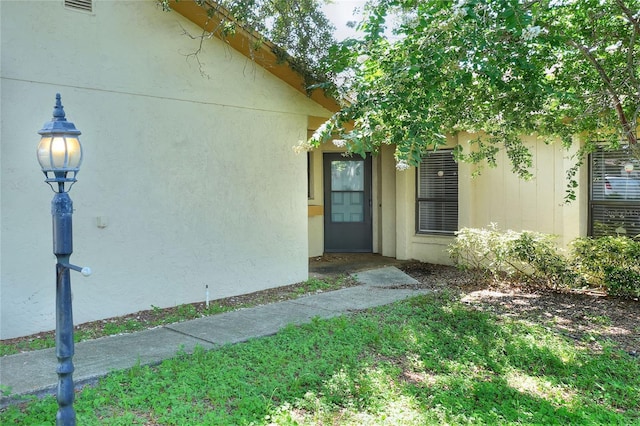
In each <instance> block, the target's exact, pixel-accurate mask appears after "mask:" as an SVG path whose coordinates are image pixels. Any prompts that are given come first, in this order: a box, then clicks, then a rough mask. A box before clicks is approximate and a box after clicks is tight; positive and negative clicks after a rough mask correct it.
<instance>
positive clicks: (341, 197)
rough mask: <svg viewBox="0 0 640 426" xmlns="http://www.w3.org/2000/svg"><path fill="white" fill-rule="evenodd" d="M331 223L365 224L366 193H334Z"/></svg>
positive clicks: (332, 196)
mask: <svg viewBox="0 0 640 426" xmlns="http://www.w3.org/2000/svg"><path fill="white" fill-rule="evenodd" d="M331 221H332V222H363V221H364V193H363V192H332V193H331Z"/></svg>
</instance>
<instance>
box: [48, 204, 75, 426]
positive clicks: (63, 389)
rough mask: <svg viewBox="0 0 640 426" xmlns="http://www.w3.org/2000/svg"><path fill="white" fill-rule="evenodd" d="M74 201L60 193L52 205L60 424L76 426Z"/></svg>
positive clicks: (58, 420) (58, 416)
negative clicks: (72, 261) (71, 262)
mask: <svg viewBox="0 0 640 426" xmlns="http://www.w3.org/2000/svg"><path fill="white" fill-rule="evenodd" d="M72 214H73V202H72V201H71V198H70V197H69V194H68V193H66V192H60V193H56V194H55V196H54V197H53V201H52V202H51V215H52V217H53V254H55V255H56V259H57V264H56V277H57V279H56V356H57V358H58V368H57V370H56V372H57V373H58V414H57V415H56V425H58V426H75V424H76V412H75V411H74V409H73V400H74V385H73V370H74V368H73V354H74V346H73V309H72V305H71V277H70V275H71V274H70V270H69V267H68V265H69V258H70V256H71V253H72V252H73V237H72V225H71V215H72Z"/></svg>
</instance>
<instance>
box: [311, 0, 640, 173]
mask: <svg viewBox="0 0 640 426" xmlns="http://www.w3.org/2000/svg"><path fill="white" fill-rule="evenodd" d="M639 9H640V1H638V0H580V1H577V0H458V1H455V2H454V1H442V0H370V1H369V3H368V5H367V8H366V17H365V19H364V20H363V22H361V23H360V25H359V28H360V30H361V31H362V32H363V34H364V35H363V37H362V38H361V39H358V40H355V39H351V40H346V41H345V42H343V43H342V44H340V45H339V46H337V47H335V48H334V49H333V50H332V62H331V68H332V69H333V71H335V72H336V73H340V74H341V75H342V77H343V78H344V84H342V90H343V93H342V94H343V96H344V98H345V99H348V100H349V102H346V103H345V104H344V106H343V108H342V110H341V111H339V112H338V113H337V114H335V115H334V116H333V117H332V118H331V119H330V120H329V121H328V122H327V123H326V125H325V126H323V127H322V128H321V129H319V131H318V132H316V134H315V135H314V136H313V137H312V139H311V140H310V141H309V142H310V143H311V144H312V145H317V144H319V143H321V142H324V141H327V140H329V139H331V138H339V139H344V141H345V142H344V143H345V145H346V146H347V148H348V149H349V150H351V151H352V152H355V153H360V154H363V153H364V152H366V151H373V152H375V151H376V150H377V149H378V148H379V147H380V146H381V145H383V144H393V145H395V146H396V151H395V157H396V160H397V167H398V169H404V168H406V167H408V166H409V165H414V166H415V165H417V164H418V163H419V161H420V158H421V156H422V155H423V154H424V153H426V152H428V151H430V150H433V149H436V148H437V147H439V146H441V145H443V144H444V143H445V142H446V136H445V135H446V134H456V132H460V131H471V132H478V133H479V134H484V135H485V136H484V137H483V138H482V139H480V138H478V139H475V140H474V141H472V143H471V146H467V147H462V146H459V147H458V148H457V155H458V159H463V160H469V161H472V162H480V161H483V160H484V161H487V162H488V163H489V165H495V163H496V154H497V152H498V151H499V150H500V149H504V150H505V152H506V154H507V156H508V158H509V159H510V161H511V164H512V168H513V171H514V172H516V173H518V174H519V175H520V176H522V177H525V178H527V177H530V172H529V170H528V169H529V167H530V166H531V164H532V162H531V154H530V153H529V151H528V150H527V148H526V147H525V146H524V145H523V143H522V142H521V140H520V136H521V135H523V134H536V135H538V136H541V137H545V140H547V141H548V140H550V138H552V137H557V138H560V139H561V140H562V142H563V144H564V145H565V146H566V147H569V146H571V145H572V143H573V142H574V138H575V137H577V136H579V137H580V138H581V139H582V140H583V141H585V142H586V146H587V147H589V146H590V143H589V142H596V141H598V142H601V141H608V142H609V143H612V144H614V145H616V144H618V145H619V144H620V141H621V140H622V141H623V142H622V144H623V145H625V146H628V147H631V148H632V149H634V148H635V147H636V134H635V130H636V128H637V119H638V113H639V111H640V78H639V76H638V74H639V73H640V56H639V55H640V41H639V38H640V12H638V11H639ZM389 34H391V36H389ZM349 122H353V123H354V128H353V129H352V130H347V129H346V123H349ZM587 149H588V148H587ZM584 152H585V149H583V150H581V153H584ZM576 170H577V169H576V168H574V170H573V173H575V171H576ZM570 177H571V176H570Z"/></svg>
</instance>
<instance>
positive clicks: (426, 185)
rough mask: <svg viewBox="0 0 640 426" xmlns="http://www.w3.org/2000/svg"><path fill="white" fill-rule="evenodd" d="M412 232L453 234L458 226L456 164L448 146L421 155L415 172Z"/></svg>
mask: <svg viewBox="0 0 640 426" xmlns="http://www.w3.org/2000/svg"><path fill="white" fill-rule="evenodd" d="M417 180H418V181H417V185H416V187H417V190H418V194H417V200H418V201H417V205H416V210H417V212H416V222H417V223H416V232H418V233H420V234H453V233H454V232H456V231H457V230H458V164H457V163H456V162H455V160H454V159H453V152H452V151H451V150H440V151H436V152H431V153H429V155H427V156H425V157H423V158H422V161H421V163H420V166H419V167H418V176H417Z"/></svg>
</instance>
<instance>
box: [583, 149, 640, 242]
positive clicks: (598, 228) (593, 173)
mask: <svg viewBox="0 0 640 426" xmlns="http://www.w3.org/2000/svg"><path fill="white" fill-rule="evenodd" d="M589 166H590V167H589V172H590V173H589V175H590V179H589V183H590V188H589V235H591V236H594V237H599V236H604V235H626V236H628V237H635V236H637V235H640V162H639V161H638V159H637V158H634V156H633V155H632V154H631V153H630V152H629V150H626V149H622V150H618V151H606V150H604V149H598V150H597V151H595V152H593V153H592V154H591V156H590V161H589Z"/></svg>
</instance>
